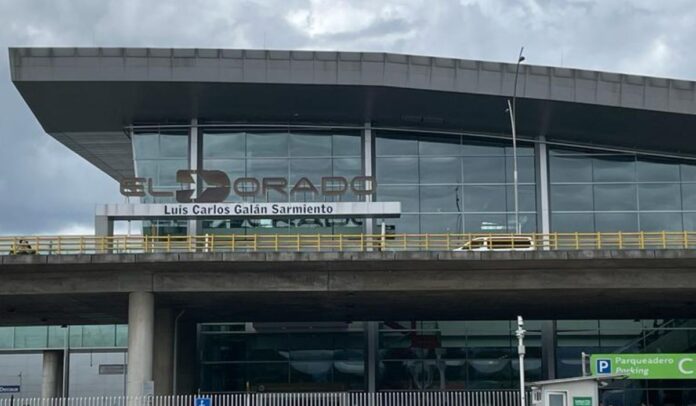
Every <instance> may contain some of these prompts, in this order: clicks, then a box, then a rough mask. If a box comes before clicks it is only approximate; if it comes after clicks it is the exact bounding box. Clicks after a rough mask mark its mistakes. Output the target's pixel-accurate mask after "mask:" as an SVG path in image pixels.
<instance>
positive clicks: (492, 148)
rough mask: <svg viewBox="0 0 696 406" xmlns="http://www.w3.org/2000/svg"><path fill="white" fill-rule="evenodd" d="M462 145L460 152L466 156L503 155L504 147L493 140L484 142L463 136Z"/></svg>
mask: <svg viewBox="0 0 696 406" xmlns="http://www.w3.org/2000/svg"><path fill="white" fill-rule="evenodd" d="M463 143H464V144H463V146H462V154H463V155H466V156H477V155H486V156H503V155H505V147H504V146H502V145H500V144H499V143H495V142H486V141H480V140H472V139H467V138H464V140H463Z"/></svg>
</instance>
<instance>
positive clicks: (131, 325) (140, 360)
mask: <svg viewBox="0 0 696 406" xmlns="http://www.w3.org/2000/svg"><path fill="white" fill-rule="evenodd" d="M154 318H155V296H154V294H152V293H151V292H132V293H131V294H130V295H129V297H128V380H127V384H126V395H127V396H142V395H149V394H152V393H148V392H150V390H149V389H150V388H152V385H153V383H152V358H153V356H152V353H153V336H154Z"/></svg>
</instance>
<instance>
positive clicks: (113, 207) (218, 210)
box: [96, 202, 401, 220]
mask: <svg viewBox="0 0 696 406" xmlns="http://www.w3.org/2000/svg"><path fill="white" fill-rule="evenodd" d="M96 215H97V216H106V217H110V218H113V219H116V220H118V219H123V220H126V219H143V218H196V217H205V218H233V217H241V218H298V217H318V218H326V217H399V216H400V215H401V202H324V203H321V202H319V203H299V202H298V203H161V204H106V205H98V206H97V210H96Z"/></svg>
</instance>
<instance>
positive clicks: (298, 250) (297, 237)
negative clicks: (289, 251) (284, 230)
mask: <svg viewBox="0 0 696 406" xmlns="http://www.w3.org/2000/svg"><path fill="white" fill-rule="evenodd" d="M295 239H296V241H297V252H300V233H297V234H295Z"/></svg>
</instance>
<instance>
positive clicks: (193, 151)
mask: <svg viewBox="0 0 696 406" xmlns="http://www.w3.org/2000/svg"><path fill="white" fill-rule="evenodd" d="M202 147H203V136H202V135H201V133H200V131H199V129H198V119H197V118H194V119H191V128H190V132H189V169H190V170H192V171H196V173H197V172H198V171H199V170H201V169H202V168H203V148H202ZM193 179H194V181H195V182H196V185H195V188H196V190H195V191H194V192H193V198H194V199H195V198H198V194H199V193H201V191H202V190H203V185H201V184H200V182H199V181H198V175H195V174H194V175H193ZM201 231H202V222H201V220H198V219H195V218H193V219H190V220H188V229H187V234H188V235H199V234H200V233H201Z"/></svg>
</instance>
